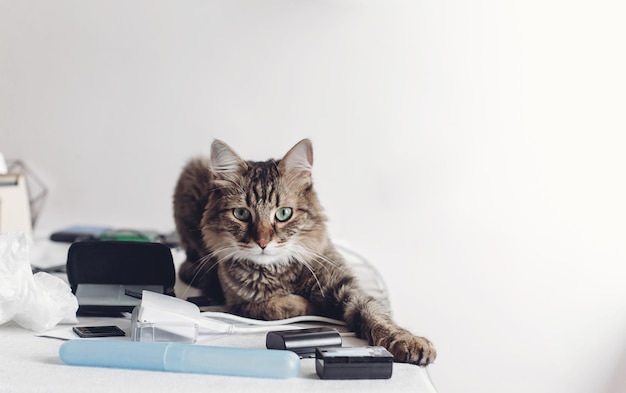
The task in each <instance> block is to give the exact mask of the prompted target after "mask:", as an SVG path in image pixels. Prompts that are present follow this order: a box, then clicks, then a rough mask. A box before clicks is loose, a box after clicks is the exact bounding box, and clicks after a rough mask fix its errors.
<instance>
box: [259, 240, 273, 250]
mask: <svg viewBox="0 0 626 393" xmlns="http://www.w3.org/2000/svg"><path fill="white" fill-rule="evenodd" d="M269 242H270V240H269V239H259V240H257V242H256V244H258V245H259V247H261V248H262V249H264V250H265V247H267V244H268V243H269Z"/></svg>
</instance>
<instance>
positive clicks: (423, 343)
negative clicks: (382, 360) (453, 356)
mask: <svg viewBox="0 0 626 393" xmlns="http://www.w3.org/2000/svg"><path fill="white" fill-rule="evenodd" d="M378 345H382V346H384V347H386V348H387V350H388V351H389V352H391V354H392V355H393V360H394V361H396V362H401V363H412V364H417V365H418V366H427V365H429V364H430V363H432V362H434V361H435V358H436V357H437V351H436V350H435V347H434V346H433V344H432V343H431V342H430V341H428V340H427V339H426V338H424V337H419V336H415V335H413V334H411V333H409V332H406V331H401V332H398V333H395V334H391V335H389V336H387V337H384V338H381V339H380V341H379V342H378Z"/></svg>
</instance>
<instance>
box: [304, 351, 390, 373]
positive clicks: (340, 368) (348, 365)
mask: <svg viewBox="0 0 626 393" xmlns="http://www.w3.org/2000/svg"><path fill="white" fill-rule="evenodd" d="M315 371H316V372H317V375H318V376H319V377H320V378H321V379H389V378H391V374H392V372H393V355H391V353H389V351H387V350H386V349H385V348H383V347H358V348H318V349H317V350H316V352H315Z"/></svg>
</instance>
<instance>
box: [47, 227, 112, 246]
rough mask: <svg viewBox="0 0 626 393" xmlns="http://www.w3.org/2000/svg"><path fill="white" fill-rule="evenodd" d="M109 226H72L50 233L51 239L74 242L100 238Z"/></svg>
mask: <svg viewBox="0 0 626 393" xmlns="http://www.w3.org/2000/svg"><path fill="white" fill-rule="evenodd" d="M108 229H109V228H108V227H102V226H79V225H75V226H71V227H67V228H63V229H61V230H58V231H56V232H52V234H50V240H52V241H55V242H64V243H74V242H80V241H88V240H98V238H99V237H100V235H102V234H103V233H104V232H106V231H107V230H108Z"/></svg>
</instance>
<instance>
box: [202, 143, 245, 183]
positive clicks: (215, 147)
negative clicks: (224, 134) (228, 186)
mask: <svg viewBox="0 0 626 393" xmlns="http://www.w3.org/2000/svg"><path fill="white" fill-rule="evenodd" d="M247 167H248V165H247V164H246V162H245V161H244V160H243V159H241V157H239V155H237V153H235V151H234V150H233V149H232V148H231V147H230V146H228V145H227V144H226V143H224V142H222V141H220V140H218V139H216V140H214V141H213V144H211V161H210V167H209V169H210V170H211V172H213V174H215V175H216V176H217V177H219V178H223V179H228V178H230V177H231V176H232V175H238V174H241V173H243V172H244V171H245V170H246V169H247Z"/></svg>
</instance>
